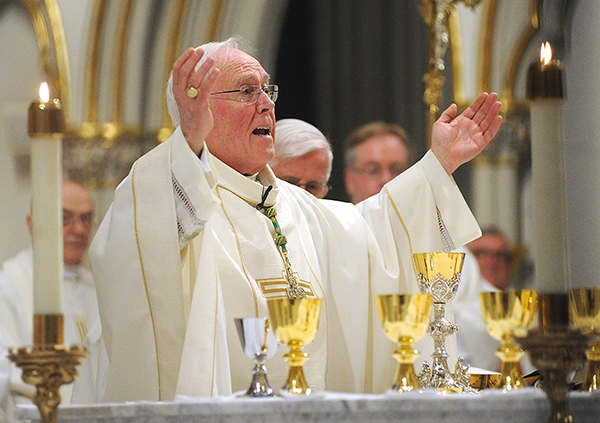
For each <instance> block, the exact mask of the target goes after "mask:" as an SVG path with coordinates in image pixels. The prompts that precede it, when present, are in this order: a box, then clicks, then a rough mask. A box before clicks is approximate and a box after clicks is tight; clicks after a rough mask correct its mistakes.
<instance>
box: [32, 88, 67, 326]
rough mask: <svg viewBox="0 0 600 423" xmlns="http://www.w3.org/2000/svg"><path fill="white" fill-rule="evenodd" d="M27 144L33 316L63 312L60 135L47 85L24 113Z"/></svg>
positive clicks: (57, 110)
mask: <svg viewBox="0 0 600 423" xmlns="http://www.w3.org/2000/svg"><path fill="white" fill-rule="evenodd" d="M28 120H29V135H30V137H31V139H32V143H31V203H32V206H31V212H32V220H33V234H32V237H33V281H34V282H33V286H34V290H33V298H34V314H44V315H47V314H62V312H63V290H62V278H63V239H62V200H61V181H62V135H63V133H64V115H63V110H62V107H61V105H60V102H59V101H58V100H56V99H54V100H52V101H50V93H49V89H48V84H46V83H45V82H44V83H42V85H41V86H40V98H39V100H38V101H37V102H33V103H31V105H30V107H29V113H28Z"/></svg>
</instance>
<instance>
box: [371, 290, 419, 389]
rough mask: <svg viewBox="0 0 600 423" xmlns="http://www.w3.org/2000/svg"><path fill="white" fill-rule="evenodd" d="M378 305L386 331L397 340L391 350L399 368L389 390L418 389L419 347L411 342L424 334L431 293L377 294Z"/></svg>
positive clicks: (391, 338)
mask: <svg viewBox="0 0 600 423" xmlns="http://www.w3.org/2000/svg"><path fill="white" fill-rule="evenodd" d="M377 306H378V308H379V317H380V318H381V324H382V325H383V330H384V331H385V334H386V335H387V337H388V338H389V339H390V340H392V341H394V342H397V343H398V349H397V350H396V351H394V358H395V359H396V360H397V361H398V370H397V371H396V381H395V382H394V385H393V386H392V390H394V391H397V392H400V393H402V392H410V391H412V390H414V389H420V388H421V384H420V383H419V380H418V379H417V375H416V374H415V369H414V362H415V359H416V358H417V356H418V355H419V351H418V350H417V349H415V348H414V347H413V343H414V342H415V341H417V340H419V339H420V338H421V337H423V335H425V332H426V331H427V327H428V326H429V314H430V312H431V295H428V294H413V295H411V294H406V295H378V296H377Z"/></svg>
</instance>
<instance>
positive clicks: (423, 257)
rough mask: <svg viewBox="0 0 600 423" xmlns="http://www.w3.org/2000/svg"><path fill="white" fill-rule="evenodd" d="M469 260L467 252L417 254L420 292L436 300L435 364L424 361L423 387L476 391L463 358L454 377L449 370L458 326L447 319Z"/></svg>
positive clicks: (431, 332)
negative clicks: (450, 349)
mask: <svg viewBox="0 0 600 423" xmlns="http://www.w3.org/2000/svg"><path fill="white" fill-rule="evenodd" d="M464 260H465V254H464V253H416V254H413V265H414V267H415V271H416V273H417V279H418V284H419V290H420V291H421V292H422V293H423V294H431V296H432V298H433V313H434V315H433V318H432V319H431V321H430V322H429V329H428V331H427V333H428V334H429V335H431V337H432V338H433V342H434V351H433V354H431V357H433V362H432V363H431V365H429V363H427V362H424V363H423V368H422V369H421V372H420V373H419V381H420V382H421V385H422V386H423V388H436V389H438V390H444V391H451V392H475V390H474V389H472V388H471V386H470V383H469V377H468V376H467V370H468V366H466V365H465V364H464V359H462V357H459V359H458V361H457V363H456V366H455V372H454V374H453V373H452V372H451V371H450V369H449V367H448V352H447V351H446V338H447V337H448V336H451V335H454V334H455V333H456V332H457V331H458V327H457V326H456V325H455V324H454V323H452V322H450V321H449V320H448V319H446V304H447V303H449V302H450V301H452V299H453V298H454V297H455V296H456V292H457V291H458V287H459V283H460V274H461V271H462V267H463V263H464Z"/></svg>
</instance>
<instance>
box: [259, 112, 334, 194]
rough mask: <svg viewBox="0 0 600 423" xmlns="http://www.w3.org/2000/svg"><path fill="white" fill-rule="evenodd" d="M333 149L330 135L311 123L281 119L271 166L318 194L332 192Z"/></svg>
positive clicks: (290, 179)
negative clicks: (330, 185)
mask: <svg viewBox="0 0 600 423" xmlns="http://www.w3.org/2000/svg"><path fill="white" fill-rule="evenodd" d="M332 162H333V152H332V151H331V145H330V144H329V141H328V140H327V137H325V135H323V133H322V132H321V131H319V130H318V129H317V128H315V127H314V126H313V125H311V124H310V123H307V122H304V121H302V120H299V119H281V120H279V121H277V127H276V130H275V157H273V159H272V160H271V161H270V162H269V166H270V167H271V169H272V170H273V172H274V173H275V175H276V176H277V177H278V178H279V179H283V180H284V181H286V182H289V183H290V184H293V185H297V186H299V187H301V188H303V189H305V190H306V191H308V192H310V193H311V194H312V195H314V196H315V197H317V198H323V197H325V196H326V195H327V193H328V192H329V185H328V182H329V177H330V176H331V166H332Z"/></svg>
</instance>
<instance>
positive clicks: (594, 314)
mask: <svg viewBox="0 0 600 423" xmlns="http://www.w3.org/2000/svg"><path fill="white" fill-rule="evenodd" d="M569 295H570V297H571V307H569V313H570V317H571V322H573V324H574V325H575V326H577V327H579V328H581V329H582V332H583V333H584V334H596V335H599V334H600V288H580V289H573V290H571V292H570V293H569ZM585 355H586V356H587V359H588V368H587V371H586V373H585V380H584V381H583V385H582V386H581V390H582V391H589V392H591V391H596V390H597V389H598V388H599V387H600V336H599V337H598V338H597V339H596V342H595V343H594V345H592V346H591V347H590V349H588V350H587V351H586V353H585Z"/></svg>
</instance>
